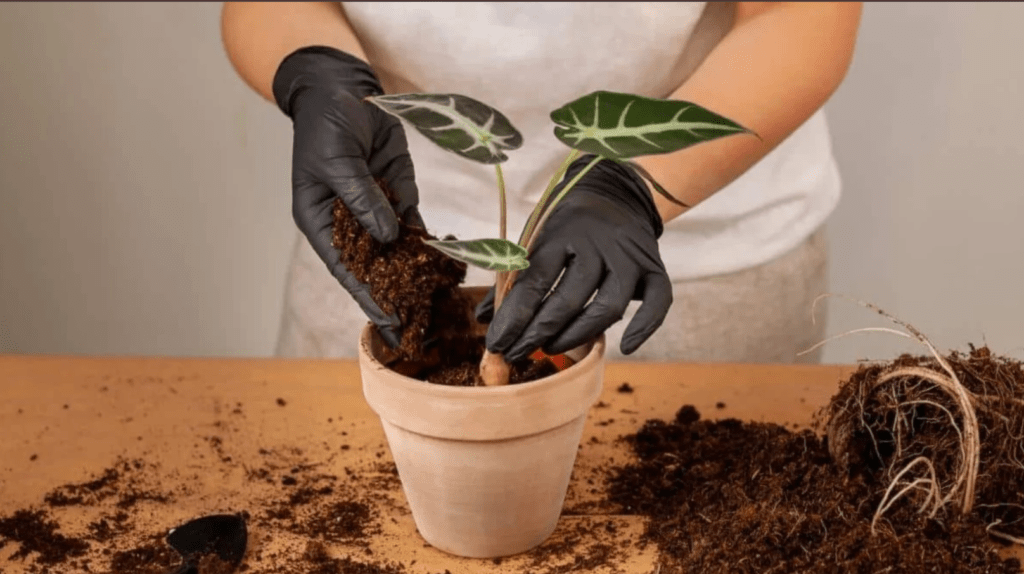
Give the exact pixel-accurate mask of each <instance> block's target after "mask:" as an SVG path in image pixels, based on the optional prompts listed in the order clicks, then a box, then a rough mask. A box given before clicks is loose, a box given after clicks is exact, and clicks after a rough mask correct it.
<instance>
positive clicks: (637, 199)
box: [562, 154, 665, 239]
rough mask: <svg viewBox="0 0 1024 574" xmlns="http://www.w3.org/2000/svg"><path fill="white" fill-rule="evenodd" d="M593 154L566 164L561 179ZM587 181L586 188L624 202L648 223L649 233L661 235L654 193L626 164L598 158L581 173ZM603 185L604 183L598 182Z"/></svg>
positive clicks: (568, 177) (658, 236) (579, 167)
mask: <svg viewBox="0 0 1024 574" xmlns="http://www.w3.org/2000/svg"><path fill="white" fill-rule="evenodd" d="M595 157H596V156H595V155H594V154H586V155H583V156H581V157H580V158H579V159H577V160H576V161H574V162H573V163H572V164H570V165H569V169H568V170H566V172H565V177H564V178H563V180H562V181H563V182H567V181H569V180H571V179H572V178H573V177H574V176H575V175H576V174H577V173H579V171H580V170H582V169H583V168H584V167H585V166H586V165H587V164H589V163H590V162H591V161H593V160H594V158H595ZM583 181H586V182H587V186H586V187H587V191H591V192H595V193H599V194H601V195H604V196H606V197H610V198H612V199H615V200H617V201H619V202H621V203H624V204H625V205H626V206H627V207H629V209H630V210H631V211H632V212H633V213H634V214H636V215H637V216H638V217H640V218H641V219H643V220H645V221H646V222H648V223H649V224H650V225H651V232H652V233H654V238H655V239H658V238H660V237H661V234H662V232H663V231H664V230H665V225H664V223H663V222H662V221H661V214H660V213H658V207H657V205H655V203H654V196H652V195H651V190H650V188H649V187H647V182H646V181H644V179H643V178H642V177H640V175H639V174H638V173H637V172H636V171H635V170H634V169H633V168H631V167H629V166H628V165H626V164H624V163H622V162H618V161H615V160H611V159H602V160H601V161H599V162H597V163H596V164H595V165H594V167H592V168H591V169H590V171H589V172H587V175H585V176H583V180H582V181H580V183H583ZM602 184H604V185H602ZM573 193H575V188H574V190H573V191H570V192H569V195H572V194H573Z"/></svg>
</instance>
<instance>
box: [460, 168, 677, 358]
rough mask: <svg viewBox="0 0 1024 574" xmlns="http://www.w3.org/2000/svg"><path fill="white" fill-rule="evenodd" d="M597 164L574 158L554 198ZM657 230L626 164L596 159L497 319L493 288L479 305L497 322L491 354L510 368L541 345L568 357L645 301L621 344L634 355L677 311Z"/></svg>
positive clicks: (649, 204)
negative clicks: (632, 303)
mask: <svg viewBox="0 0 1024 574" xmlns="http://www.w3.org/2000/svg"><path fill="white" fill-rule="evenodd" d="M593 158H594V156H592V155H587V156H584V157H581V158H580V159H578V160H576V161H575V162H574V163H573V164H572V165H571V166H570V167H569V169H568V171H567V172H566V174H565V177H564V178H563V179H562V182H561V183H559V184H558V187H557V188H556V191H555V193H557V192H558V190H560V189H562V188H563V187H564V186H565V184H566V183H567V182H568V181H569V180H571V179H572V178H573V177H574V176H575V175H576V174H577V173H579V172H580V171H581V170H582V169H583V167H584V166H585V165H586V164H588V163H590V161H591V160H592V159H593ZM661 232H662V223H661V217H660V216H659V215H658V211H657V208H656V207H655V205H654V200H653V198H652V197H651V193H650V191H648V189H647V185H646V184H645V183H644V181H643V180H642V179H640V177H639V176H638V175H637V174H636V173H635V172H634V171H633V170H632V169H630V168H628V167H626V166H624V165H621V164H619V163H616V162H614V161H611V160H602V161H600V162H599V163H598V164H597V165H595V166H594V167H593V168H592V169H591V170H590V171H588V172H587V173H586V174H585V175H584V176H583V178H582V179H580V181H579V182H578V183H577V184H576V185H575V186H574V187H573V188H572V189H571V190H569V193H568V194H567V195H566V196H565V198H564V199H563V200H562V201H561V203H559V204H558V206H557V207H555V211H554V212H552V214H551V217H550V218H549V219H548V221H547V223H545V224H544V228H543V229H541V234H540V236H538V238H537V242H536V243H535V244H534V246H533V247H532V248H531V253H530V257H529V259H530V266H529V267H528V268H527V269H525V270H523V271H521V272H520V276H519V278H518V279H517V280H516V283H515V285H514V286H513V287H512V290H511V291H510V292H509V294H508V296H507V297H506V298H505V300H504V301H503V302H502V304H501V308H500V309H498V312H497V314H495V313H494V289H493V288H492V289H491V293H490V294H489V295H488V296H487V298H486V299H485V300H484V301H483V302H481V303H480V305H479V306H478V307H477V310H476V313H477V319H478V320H481V321H484V322H486V321H487V320H488V319H490V318H491V316H492V315H494V316H493V320H492V321H491V325H490V327H489V328H488V330H487V343H486V344H487V350H489V351H491V352H492V353H502V354H504V355H505V358H506V360H507V361H509V362H514V361H516V360H519V359H521V358H523V357H526V356H528V355H529V354H530V353H532V352H533V351H534V350H535V349H537V348H541V349H543V350H544V352H546V353H548V354H551V355H555V354H558V353H564V352H565V351H568V350H570V349H573V348H575V347H577V346H579V345H581V344H583V343H586V342H587V341H590V340H592V339H594V338H595V337H597V336H598V335H600V334H601V333H603V332H604V331H605V330H606V329H608V328H609V327H611V326H612V325H613V324H614V323H616V322H618V321H619V320H620V319H622V317H623V315H624V314H625V311H626V306H627V305H628V304H629V302H630V301H632V300H634V299H639V300H642V301H643V303H642V304H641V305H640V308H639V309H638V310H637V313H636V315H635V316H634V317H633V320H632V321H630V323H629V325H628V327H627V328H626V331H625V333H623V335H622V341H621V344H620V346H619V348H620V349H621V350H622V353H623V354H627V355H628V354H630V353H632V352H633V351H635V350H636V349H637V348H639V347H640V345H641V344H643V343H644V342H645V341H646V340H647V339H648V337H650V336H651V334H653V333H654V331H655V330H656V329H657V328H658V327H659V326H661V323H662V321H664V320H665V315H666V314H667V313H668V309H669V306H670V305H671V304H672V283H671V281H670V280H669V278H668V274H667V273H666V272H665V265H664V264H663V263H662V261H661V255H660V254H659V252H658V237H660V236H661ZM563 269H564V270H565V274H564V275H563V276H562V278H561V280H559V282H558V286H557V288H555V290H554V291H553V292H551V294H550V296H548V297H547V298H546V299H545V296H547V295H548V292H549V291H550V290H551V287H552V286H553V285H554V284H555V281H556V280H558V276H559V274H561V273H562V271H563ZM595 291H597V294H596V295H595V296H594V299H593V301H591V302H590V303H589V304H588V303H587V302H588V301H589V300H590V298H591V295H593V294H594V292H595Z"/></svg>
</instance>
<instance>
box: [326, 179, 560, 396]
mask: <svg viewBox="0 0 1024 574" xmlns="http://www.w3.org/2000/svg"><path fill="white" fill-rule="evenodd" d="M377 183H378V185H380V187H381V189H382V190H383V191H384V194H385V196H387V198H388V200H389V201H390V202H391V203H392V205H397V199H396V198H395V197H394V195H393V194H392V193H391V191H390V190H389V189H388V187H387V185H386V183H385V182H383V181H381V180H377ZM398 223H399V233H398V238H397V239H396V240H395V241H393V242H391V243H389V244H386V245H385V244H382V243H380V242H378V241H377V240H375V239H374V238H373V237H372V236H371V235H370V234H369V232H367V231H366V230H365V229H364V228H363V226H362V225H360V224H359V222H358V221H357V220H356V218H355V216H353V215H352V212H351V211H349V209H348V208H347V207H346V206H345V204H344V203H343V202H342V201H341V199H335V201H334V229H333V245H334V247H335V249H337V250H338V251H339V258H340V260H341V262H342V263H343V264H344V265H345V266H346V267H347V268H348V269H349V270H350V271H351V272H352V273H353V275H355V277H356V279H357V280H359V281H360V282H361V283H365V284H367V285H369V287H370V296H371V298H372V299H373V300H374V302H376V303H377V305H379V306H380V308H381V309H382V310H383V311H384V312H385V313H388V314H390V313H394V314H395V315H397V317H398V319H399V321H400V323H401V325H402V327H401V333H402V339H401V343H400V345H399V347H398V348H396V349H392V350H390V351H387V353H388V355H389V356H386V357H384V358H383V362H384V364H385V365H387V366H389V367H390V368H392V369H394V370H395V371H397V372H399V373H401V374H404V375H406V376H410V377H414V378H417V379H420V380H424V381H429V382H432V383H436V384H442V385H454V386H474V385H477V384H478V378H479V377H478V376H477V371H478V370H479V365H480V360H481V359H482V358H483V354H484V337H483V336H481V335H479V333H476V332H475V331H477V330H478V329H476V327H478V326H479V324H478V323H477V322H476V319H475V317H474V313H473V312H474V308H473V302H472V301H471V300H470V298H469V297H468V296H466V295H465V294H464V293H463V292H462V291H461V290H460V289H459V286H460V285H461V284H462V282H463V281H464V280H465V278H466V270H467V266H466V264H465V263H462V262H461V261H457V260H455V259H452V258H451V257H448V256H447V255H445V254H443V253H441V252H440V251H438V250H436V249H434V248H433V247H430V246H429V245H427V244H426V243H424V242H423V240H424V239H437V238H436V237H435V236H433V235H431V234H430V233H428V232H427V231H426V230H425V229H423V228H420V227H418V226H415V225H409V224H407V223H406V222H405V221H404V220H403V219H402V218H399V222H398ZM446 239H454V237H453V236H448V237H446ZM534 363H539V364H536V365H535V364H534ZM552 369H554V370H552ZM557 370H558V369H557V367H556V366H555V365H554V363H552V362H551V361H550V360H549V359H546V358H545V359H540V360H537V361H534V360H532V359H524V360H523V361H519V362H518V363H517V364H514V365H512V376H511V380H510V384H515V383H520V382H526V381H531V380H536V379H538V378H540V377H543V376H547V375H549V374H551V373H553V372H557Z"/></svg>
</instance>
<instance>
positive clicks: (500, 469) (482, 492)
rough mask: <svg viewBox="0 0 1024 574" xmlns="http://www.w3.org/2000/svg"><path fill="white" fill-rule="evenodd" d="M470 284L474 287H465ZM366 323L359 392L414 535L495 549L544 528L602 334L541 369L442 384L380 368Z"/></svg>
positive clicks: (529, 541) (600, 374)
mask: <svg viewBox="0 0 1024 574" xmlns="http://www.w3.org/2000/svg"><path fill="white" fill-rule="evenodd" d="M473 291H477V292H478V293H479V291H478V290H476V289H474V290H473ZM383 345H384V343H383V342H382V341H381V340H380V339H379V337H378V336H377V335H376V331H375V330H374V329H372V328H371V327H370V326H369V325H368V326H367V327H366V328H365V329H364V330H363V332H362V336H361V339H360V345H359V365H360V370H361V373H362V379H363V395H364V396H365V397H366V401H367V403H369V405H370V407H371V408H372V409H373V410H374V412H376V413H377V414H378V415H379V416H380V419H381V424H382V425H383V427H384V432H385V434H386V435H387V439H388V446H389V448H390V450H391V454H392V456H393V457H394V460H395V464H396V466H397V467H398V474H399V476H400V477H401V481H402V488H403V490H404V492H405V496H406V499H407V500H408V502H409V506H410V508H411V509H412V515H413V519H414V520H415V522H416V526H417V528H418V530H419V533H420V535H421V536H422V537H423V539H424V540H426V541H427V542H428V543H429V544H430V545H432V546H434V547H435V548H438V549H440V550H443V551H445V552H448V553H451V554H456V555H458V556H465V557H471V558H497V557H502V556H509V555H512V554H518V553H520V552H525V551H527V550H530V549H531V548H534V547H536V546H538V545H540V544H541V543H542V542H544V540H546V539H547V538H548V536H550V535H551V533H552V532H553V531H554V529H555V526H556V524H557V522H558V517H559V515H560V514H561V511H562V503H563V502H564V501H565V493H566V490H567V488H568V486H569V477H570V475H571V473H572V469H573V465H574V464H575V461H576V453H577V451H578V449H579V444H580V439H581V438H582V435H583V423H584V421H585V420H586V415H587V412H588V411H589V409H590V407H591V406H592V405H593V404H594V402H595V401H597V398H598V396H599V395H600V394H601V388H602V385H603V382H604V349H605V344H604V336H603V335H602V336H601V337H600V338H599V339H598V340H596V341H594V342H593V343H590V344H588V345H585V346H582V347H579V348H577V349H574V350H573V351H570V352H569V353H566V355H568V356H569V357H570V358H571V359H573V360H574V361H575V364H573V365H572V366H571V367H569V368H568V369H565V370H564V371H561V372H558V373H556V374H554V375H552V376H550V377H546V378H544V379H540V380H537V381H532V382H529V383H522V384H518V385H508V386H502V387H450V386H444V385H436V384H432V383H427V382H423V381H419V380H416V379H413V378H410V377H406V376H403V375H399V374H398V373H396V372H394V371H392V370H390V369H388V368H386V367H385V366H384V365H383V364H381V363H380V362H379V361H378V360H377V358H376V357H378V356H379V355H380V352H381V350H382V348H383Z"/></svg>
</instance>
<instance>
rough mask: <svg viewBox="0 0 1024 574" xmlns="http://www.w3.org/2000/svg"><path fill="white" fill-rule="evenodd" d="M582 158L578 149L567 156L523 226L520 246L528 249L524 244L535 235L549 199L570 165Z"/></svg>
mask: <svg viewBox="0 0 1024 574" xmlns="http://www.w3.org/2000/svg"><path fill="white" fill-rule="evenodd" d="M578 157H580V151H579V150H578V149H572V150H570V151H569V155H568V156H566V158H565V161H563V162H562V165H561V166H560V167H559V168H558V171H556V172H555V173H554V174H553V175H552V176H551V180H550V181H548V186H547V188H545V189H544V193H543V194H541V196H540V199H539V200H538V201H537V205H535V206H534V207H533V211H532V212H531V213H530V218H529V219H528V220H526V225H525V226H523V232H522V233H521V234H520V235H519V245H522V246H523V247H526V245H525V244H524V243H523V241H524V240H525V239H527V238H528V237H530V234H531V233H533V228H534V227H535V226H536V225H537V220H538V219H540V214H541V212H542V211H544V206H545V205H546V204H547V202H548V198H550V197H551V193H552V192H553V191H554V190H555V186H556V185H558V182H559V181H561V180H562V176H563V175H565V172H566V171H568V170H569V165H570V164H572V162H574V161H576V158H578Z"/></svg>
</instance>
